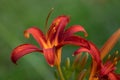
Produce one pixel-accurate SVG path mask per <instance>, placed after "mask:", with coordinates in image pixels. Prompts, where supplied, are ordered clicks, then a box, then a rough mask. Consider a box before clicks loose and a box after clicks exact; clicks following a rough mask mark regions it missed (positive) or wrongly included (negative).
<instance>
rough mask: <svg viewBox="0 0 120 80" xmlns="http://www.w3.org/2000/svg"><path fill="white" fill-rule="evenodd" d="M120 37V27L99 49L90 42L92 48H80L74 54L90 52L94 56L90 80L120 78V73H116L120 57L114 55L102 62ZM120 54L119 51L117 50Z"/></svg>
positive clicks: (117, 79) (118, 79) (119, 79)
mask: <svg viewBox="0 0 120 80" xmlns="http://www.w3.org/2000/svg"><path fill="white" fill-rule="evenodd" d="M119 39H120V29H118V30H117V31H116V32H115V33H114V34H113V35H112V36H111V37H110V38H109V39H108V40H107V42H106V43H105V44H104V45H103V47H102V48H101V50H99V49H98V48H97V47H96V46H95V45H94V44H92V43H91V42H89V45H90V49H87V48H80V49H78V50H77V51H76V52H75V53H74V55H77V54H79V53H80V52H83V51H85V52H89V53H90V54H91V56H92V60H93V63H92V67H91V73H90V77H89V80H120V74H116V73H115V70H116V67H115V66H116V64H117V62H118V60H119V59H120V57H116V56H113V57H112V58H109V59H108V60H107V61H106V62H105V63H103V62H102V60H103V59H104V57H105V56H106V55H107V54H108V53H109V52H110V51H111V49H112V48H113V47H114V45H115V44H116V42H117V41H118V40H119ZM116 54H118V52H116Z"/></svg>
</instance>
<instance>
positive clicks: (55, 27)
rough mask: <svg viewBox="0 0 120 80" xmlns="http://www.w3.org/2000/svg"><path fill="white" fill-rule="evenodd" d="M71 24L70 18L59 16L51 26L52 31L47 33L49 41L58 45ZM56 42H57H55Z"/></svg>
mask: <svg viewBox="0 0 120 80" xmlns="http://www.w3.org/2000/svg"><path fill="white" fill-rule="evenodd" d="M68 22H69V17H68V16H64V15H63V16H58V17H57V18H56V19H55V20H54V21H53V22H52V24H51V26H50V29H49V31H48V33H47V36H48V39H49V40H50V41H51V42H55V43H57V42H58V40H59V41H60V38H61V36H62V34H63V32H64V28H65V26H66V25H67V23H68ZM53 40H55V41H53Z"/></svg>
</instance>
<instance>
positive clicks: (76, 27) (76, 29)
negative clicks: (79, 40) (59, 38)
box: [64, 25, 88, 37]
mask: <svg viewBox="0 0 120 80" xmlns="http://www.w3.org/2000/svg"><path fill="white" fill-rule="evenodd" d="M79 31H81V32H84V35H85V36H88V34H87V32H86V30H85V29H84V28H83V27H82V26H80V25H74V26H71V27H70V28H68V29H67V30H65V33H64V37H68V36H71V35H73V34H74V33H76V32H79Z"/></svg>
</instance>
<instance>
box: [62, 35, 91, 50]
mask: <svg viewBox="0 0 120 80" xmlns="http://www.w3.org/2000/svg"><path fill="white" fill-rule="evenodd" d="M65 44H72V45H76V46H81V47H86V48H88V49H89V47H90V46H89V43H88V41H87V40H85V39H84V38H82V37H79V36H69V37H67V38H65V39H64V41H63V45H65Z"/></svg>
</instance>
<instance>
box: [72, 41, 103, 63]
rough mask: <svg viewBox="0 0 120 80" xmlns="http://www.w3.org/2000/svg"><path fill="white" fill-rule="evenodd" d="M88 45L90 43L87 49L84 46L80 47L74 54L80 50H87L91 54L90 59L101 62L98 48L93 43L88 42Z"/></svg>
mask: <svg viewBox="0 0 120 80" xmlns="http://www.w3.org/2000/svg"><path fill="white" fill-rule="evenodd" d="M89 45H90V48H89V49H88V48H85V47H81V48H79V49H78V50H76V51H75V52H74V55H77V54H79V53H81V52H88V53H89V54H90V55H91V56H92V59H93V60H94V61H96V62H97V63H98V64H99V63H100V62H101V60H100V52H99V50H98V49H97V48H96V46H95V45H94V44H93V43H91V42H89Z"/></svg>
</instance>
